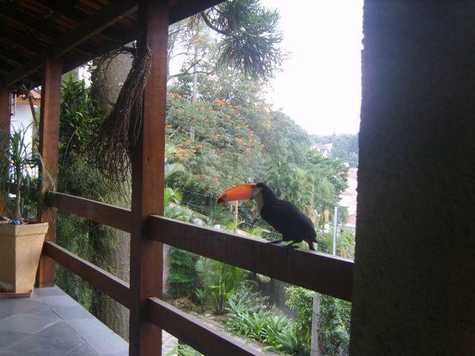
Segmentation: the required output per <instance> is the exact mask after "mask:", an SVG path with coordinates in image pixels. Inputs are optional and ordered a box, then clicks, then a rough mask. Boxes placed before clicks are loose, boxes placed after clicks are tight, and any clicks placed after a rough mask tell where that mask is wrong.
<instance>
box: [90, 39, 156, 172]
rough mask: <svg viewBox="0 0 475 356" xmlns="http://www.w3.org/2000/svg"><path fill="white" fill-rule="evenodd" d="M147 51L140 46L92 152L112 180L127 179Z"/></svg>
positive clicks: (140, 114) (149, 57)
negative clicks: (95, 154)
mask: <svg viewBox="0 0 475 356" xmlns="http://www.w3.org/2000/svg"><path fill="white" fill-rule="evenodd" d="M151 63H152V54H151V51H150V48H148V47H147V46H145V45H139V46H138V48H137V51H136V53H135V55H134V60H133V62H132V67H131V69H130V71H129V74H128V75H127V79H126V80H125V82H124V85H123V86H122V88H121V90H120V93H119V96H118V98H117V101H116V103H115V105H114V108H113V109H112V111H111V113H110V114H109V115H108V116H107V117H106V118H105V119H104V122H103V123H102V125H101V128H100V130H99V137H98V140H97V142H96V143H95V145H96V147H95V149H94V150H93V152H96V153H97V157H96V158H97V159H98V160H99V163H100V165H99V166H100V167H101V169H102V171H103V173H104V174H105V175H106V176H108V177H109V178H111V179H113V180H124V179H127V178H128V177H129V173H130V165H131V158H132V156H133V153H134V151H135V149H136V147H137V143H138V142H139V140H140V135H141V131H142V125H143V93H144V89H145V86H146V84H147V78H148V76H149V74H150V68H151Z"/></svg>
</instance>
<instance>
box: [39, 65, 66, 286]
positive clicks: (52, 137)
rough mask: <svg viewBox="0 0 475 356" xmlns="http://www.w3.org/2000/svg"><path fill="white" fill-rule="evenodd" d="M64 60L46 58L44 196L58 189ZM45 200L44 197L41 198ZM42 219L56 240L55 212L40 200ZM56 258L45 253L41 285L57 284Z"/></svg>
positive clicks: (42, 142)
mask: <svg viewBox="0 0 475 356" xmlns="http://www.w3.org/2000/svg"><path fill="white" fill-rule="evenodd" d="M62 69H63V68H62V63H61V61H60V60H59V59H47V60H46V63H45V73H44V81H43V86H42V87H41V114H40V154H41V157H42V167H41V176H42V181H41V197H43V196H44V194H45V193H46V192H47V191H49V190H55V188H56V181H57V176H58V145H59V115H60V104H61V73H62ZM40 199H42V198H40ZM39 219H40V221H41V222H48V223H49V229H48V233H47V235H46V240H47V241H55V240H56V213H55V212H54V210H53V209H52V208H48V207H46V206H45V205H44V204H43V203H42V201H40V212H39ZM54 277H55V272H54V261H53V260H52V259H51V258H50V257H47V256H42V257H41V260H40V266H39V269H38V285H39V287H48V286H52V285H54Z"/></svg>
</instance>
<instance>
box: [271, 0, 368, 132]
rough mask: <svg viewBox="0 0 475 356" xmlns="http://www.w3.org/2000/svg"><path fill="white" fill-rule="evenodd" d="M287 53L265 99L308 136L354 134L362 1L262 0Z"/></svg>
mask: <svg viewBox="0 0 475 356" xmlns="http://www.w3.org/2000/svg"><path fill="white" fill-rule="evenodd" d="M262 2H263V4H264V5H265V6H267V7H269V8H274V9H277V10H279V13H280V27H281V28H280V29H281V31H282V34H283V48H284V50H285V51H287V52H288V53H289V58H288V59H287V60H286V61H285V62H284V65H283V71H282V72H281V73H278V74H277V76H276V78H275V80H274V82H273V84H272V89H271V91H270V93H269V101H270V102H272V103H273V104H274V106H275V108H276V109H281V110H282V111H284V112H285V113H286V114H288V115H289V116H290V117H291V118H292V119H293V120H294V121H296V122H297V123H298V124H299V125H301V126H302V127H303V128H304V129H305V130H306V131H307V132H309V133H312V134H319V135H327V134H332V133H357V132H358V130H359V117H360V104H361V50H362V37H363V35H362V17H363V0H295V1H289V0H262Z"/></svg>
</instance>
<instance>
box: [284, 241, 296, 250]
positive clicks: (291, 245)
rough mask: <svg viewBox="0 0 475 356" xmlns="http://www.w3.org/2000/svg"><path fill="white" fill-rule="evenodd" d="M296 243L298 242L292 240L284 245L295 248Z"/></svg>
mask: <svg viewBox="0 0 475 356" xmlns="http://www.w3.org/2000/svg"><path fill="white" fill-rule="evenodd" d="M296 243H298V242H295V241H293V242H291V243H289V244H288V245H287V246H285V247H288V248H293V249H295V248H297V246H295V244H296Z"/></svg>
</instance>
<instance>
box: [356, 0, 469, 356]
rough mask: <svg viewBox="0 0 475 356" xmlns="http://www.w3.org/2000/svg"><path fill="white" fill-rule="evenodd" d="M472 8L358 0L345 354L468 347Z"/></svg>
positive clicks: (459, 351) (452, 351) (449, 351)
mask: <svg viewBox="0 0 475 356" xmlns="http://www.w3.org/2000/svg"><path fill="white" fill-rule="evenodd" d="M473 14H475V2H473V1H468V0H466V1H455V2H448V1H413V0H399V1H379V0H366V1H365V8H364V51H363V60H362V63H363V86H362V87H363V101H362V110H361V129H360V134H359V158H360V159H359V168H358V222H357V226H356V256H355V271H354V288H353V304H352V320H351V329H352V330H351V346H350V355H351V356H366V355H385V356H396V355H405V356H413V355H475V337H474V335H475V287H474V275H475V238H474V236H475V219H474V216H475V215H474V207H473V204H474V201H475V188H474V187H475V175H474V172H475V170H474V167H475V164H474V163H475V160H474V154H475V120H474V119H473V117H474V115H475V51H474V50H473V47H472V45H467V44H469V43H474V41H475V27H474V25H473Z"/></svg>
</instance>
